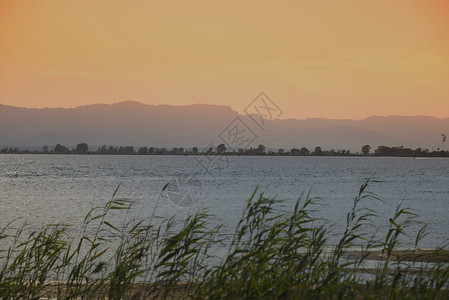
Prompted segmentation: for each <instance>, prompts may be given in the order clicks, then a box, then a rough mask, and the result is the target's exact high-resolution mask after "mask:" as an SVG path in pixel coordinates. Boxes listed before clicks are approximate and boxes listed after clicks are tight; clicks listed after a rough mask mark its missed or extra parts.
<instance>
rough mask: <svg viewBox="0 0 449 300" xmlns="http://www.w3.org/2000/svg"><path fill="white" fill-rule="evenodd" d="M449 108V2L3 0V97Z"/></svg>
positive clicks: (323, 111) (60, 103) (298, 110)
mask: <svg viewBox="0 0 449 300" xmlns="http://www.w3.org/2000/svg"><path fill="white" fill-rule="evenodd" d="M261 91H264V92H265V93H266V94H267V95H268V96H269V97H271V99H272V100H273V101H274V102H275V103H276V104H277V105H278V106H279V107H280V108H281V109H282V111H283V115H282V116H281V118H298V119H302V118H311V117H323V118H338V119H342V118H350V119H360V118H365V117H368V116H372V115H429V116H435V117H449V1H447V0H426V1H423V0H395V1H391V0H377V1H367V0H366V1H362V0H342V1H336V0H332V1H331V0H327V1H324V0H323V1H298V0H296V1H288V0H287V1H233V0H231V1H213V0H208V1H195V0H193V1H149V0H127V1H122V0H76V1H68V0H66V1H62V0H8V1H6V0H3V1H0V104H6V105H14V106H21V107H30V108H43V107H76V106H80V105H88V104H94V103H115V102H120V101H124V100H134V101H139V102H142V103H146V104H154V105H157V104H171V105H188V104H194V103H204V104H220V105H230V106H231V107H232V108H234V109H235V110H237V111H239V112H242V111H243V110H244V108H245V107H246V106H247V105H248V104H249V103H250V102H251V101H252V100H253V99H254V98H255V97H256V96H257V95H258V94H259V92H261Z"/></svg>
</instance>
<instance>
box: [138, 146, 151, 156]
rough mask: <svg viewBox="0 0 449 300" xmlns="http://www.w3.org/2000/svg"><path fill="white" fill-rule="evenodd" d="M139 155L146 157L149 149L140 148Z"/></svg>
mask: <svg viewBox="0 0 449 300" xmlns="http://www.w3.org/2000/svg"><path fill="white" fill-rule="evenodd" d="M137 154H138V155H146V154H148V148H147V147H140V148H139V150H137Z"/></svg>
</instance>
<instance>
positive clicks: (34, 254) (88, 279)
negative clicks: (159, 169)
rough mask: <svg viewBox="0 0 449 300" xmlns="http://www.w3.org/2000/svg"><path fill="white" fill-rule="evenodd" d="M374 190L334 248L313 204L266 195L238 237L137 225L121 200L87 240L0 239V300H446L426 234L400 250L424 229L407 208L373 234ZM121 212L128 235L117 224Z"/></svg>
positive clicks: (59, 232) (48, 236)
mask: <svg viewBox="0 0 449 300" xmlns="http://www.w3.org/2000/svg"><path fill="white" fill-rule="evenodd" d="M371 181H372V179H367V180H366V181H365V182H363V184H362V185H361V187H360V190H359V192H358V193H357V195H356V197H355V198H354V201H353V205H352V208H351V209H350V211H349V212H348V213H347V216H346V224H345V225H346V226H345V228H344V230H343V232H341V233H339V234H338V237H339V239H338V241H337V242H336V243H335V242H333V243H330V241H329V238H330V237H331V236H333V235H334V234H335V233H334V232H332V230H331V228H330V226H329V225H328V224H327V223H326V222H325V221H324V220H321V219H319V218H317V217H316V216H315V215H316V212H317V211H318V212H319V206H317V201H318V200H317V199H315V198H312V197H311V196H310V193H309V194H304V195H301V197H299V199H298V201H297V202H296V204H295V206H294V207H292V208H291V209H283V210H281V209H280V207H281V201H279V200H276V199H272V198H268V197H265V196H264V194H263V192H259V190H258V189H255V191H254V193H253V194H252V195H251V197H250V198H249V200H248V201H247V205H246V207H245V209H244V211H243V213H242V217H241V218H240V221H239V222H238V224H237V225H236V229H235V232H234V233H233V235H232V237H231V238H229V237H227V236H225V235H223V234H222V232H221V231H220V227H211V226H210V222H209V220H210V218H211V216H210V215H208V213H207V211H206V210H200V211H198V212H196V213H194V214H192V215H190V216H189V217H188V218H187V219H186V220H185V221H184V223H183V224H182V226H180V227H179V226H178V225H177V224H175V221H174V219H167V220H165V221H163V222H162V223H160V224H155V223H154V222H153V218H152V217H151V218H148V219H144V220H136V219H134V218H132V217H131V213H130V212H131V209H132V206H133V201H132V200H130V199H124V198H117V197H116V193H117V190H116V191H115V192H114V194H113V197H112V199H111V200H110V201H109V202H108V203H107V204H105V205H104V206H102V207H93V208H92V209H91V210H90V211H89V212H88V213H87V215H86V216H85V218H84V222H83V226H82V230H81V233H80V235H79V236H78V237H73V236H70V232H72V230H71V229H72V228H71V227H70V225H69V224H48V225H45V226H42V227H41V228H39V229H33V228H32V226H31V225H30V224H27V223H24V224H22V225H19V226H17V224H18V223H19V222H20V220H16V221H14V222H11V223H10V224H8V225H7V226H5V227H4V228H1V230H0V298H1V299H39V298H46V297H53V298H58V299H180V298H182V299H205V298H206V299H233V298H236V299H309V298H325V299H348V298H349V299H378V298H380V299H395V298H407V299H448V298H449V289H448V288H449V255H448V253H449V251H447V250H446V247H445V246H442V247H439V248H437V249H434V250H431V251H430V250H427V251H423V250H422V249H420V248H419V242H420V241H421V239H422V238H423V237H425V235H426V226H425V225H423V226H422V227H421V230H419V232H418V233H417V235H416V236H415V237H414V241H415V243H414V246H413V247H412V248H410V249H408V250H407V251H404V250H399V249H401V239H402V238H403V237H404V235H405V232H407V228H409V226H410V225H411V224H417V223H418V222H419V220H418V219H417V217H418V216H417V214H416V213H415V212H413V211H412V210H411V209H409V208H405V207H403V203H402V202H400V203H399V205H398V207H397V208H396V210H395V211H394V212H393V214H392V215H391V217H390V218H389V221H388V224H386V225H387V230H386V233H385V234H384V236H382V237H381V238H379V237H378V234H373V232H375V231H376V229H377V228H379V226H378V225H376V222H375V219H376V212H375V211H373V210H371V209H368V208H366V206H365V205H364V202H367V199H374V200H375V201H380V199H378V198H377V197H376V195H374V194H372V193H370V192H369V191H368V187H369V184H370V182H371ZM117 213H120V214H122V215H124V216H125V217H123V222H121V224H114V223H113V222H112V220H113V219H114V218H112V216H114V215H115V214H117ZM373 229H374V231H373ZM30 232H31V234H30ZM407 238H408V239H409V238H410V237H409V236H407ZM216 247H221V249H223V248H226V251H225V252H226V253H225V255H221V256H218V255H217V254H215V251H214V248H216Z"/></svg>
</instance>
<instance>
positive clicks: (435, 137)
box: [0, 101, 449, 151]
mask: <svg viewBox="0 0 449 300" xmlns="http://www.w3.org/2000/svg"><path fill="white" fill-rule="evenodd" d="M237 116H239V114H238V113H237V112H236V111H234V110H232V109H231V107H229V106H219V105H203V104H195V105H186V106H171V105H157V106H155V105H146V104H142V103H139V102H135V101H124V102H119V103H115V104H112V105H109V104H95V105H87V106H80V107H77V108H69V109H63V108H45V109H27V108H20V107H13V106H6V105H1V104H0V147H6V146H18V147H41V146H43V145H49V146H54V145H55V144H57V143H60V144H63V145H66V146H74V145H76V144H77V143H80V142H86V143H88V144H89V145H90V146H94V145H95V146H99V145H103V144H105V145H133V146H156V147H174V146H177V147H179V146H183V147H192V146H197V147H200V148H202V147H205V146H207V145H208V144H209V143H210V142H213V143H214V144H215V145H216V144H217V143H220V140H219V139H218V134H219V133H220V132H222V131H223V129H224V128H226V126H227V125H228V124H229V123H230V122H231V121H232V120H233V119H234V118H235V117H237ZM240 117H241V118H242V120H243V121H244V122H245V123H246V124H247V125H248V126H250V127H251V129H252V130H253V131H254V132H255V133H256V134H257V135H258V136H259V139H257V140H256V141H255V142H254V143H255V146H257V144H259V143H262V144H264V145H266V146H267V147H271V148H285V149H290V148H291V147H296V148H298V147H304V146H305V147H309V148H312V147H315V146H321V147H322V148H324V149H336V150H337V149H346V150H348V149H350V150H352V151H360V147H361V146H363V145H365V144H370V145H371V146H372V147H377V146H378V145H387V146H397V145H403V146H406V147H413V148H416V147H424V148H429V149H431V148H432V147H434V148H435V149H436V148H437V147H441V146H443V144H442V142H441V136H440V134H441V133H444V132H449V118H445V119H438V118H434V117H424V116H416V117H404V116H388V117H378V116H376V117H369V118H366V119H362V120H333V119H318V118H315V119H305V120H296V119H285V120H280V119H276V120H267V121H266V126H265V127H264V129H265V131H263V130H261V129H260V128H259V127H258V126H256V125H255V123H254V122H253V121H252V120H251V119H250V118H249V117H247V116H240ZM92 150H94V149H92Z"/></svg>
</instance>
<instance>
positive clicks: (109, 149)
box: [107, 146, 118, 154]
mask: <svg viewBox="0 0 449 300" xmlns="http://www.w3.org/2000/svg"><path fill="white" fill-rule="evenodd" d="M107 153H108V154H117V153H118V149H117V147H114V146H109V148H108V152H107Z"/></svg>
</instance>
